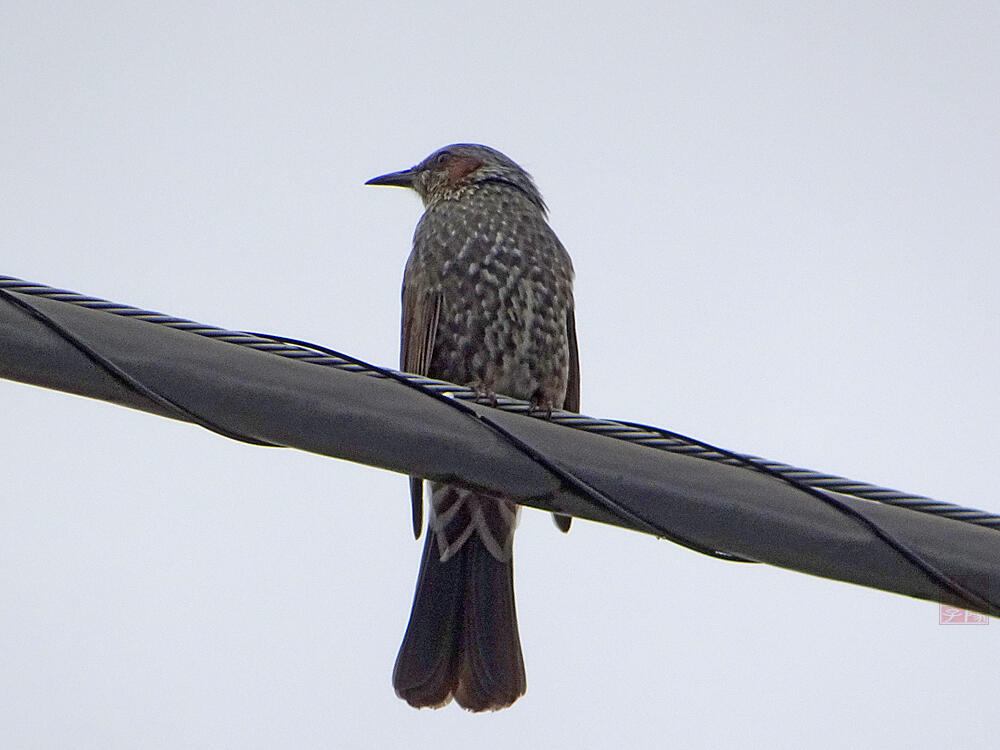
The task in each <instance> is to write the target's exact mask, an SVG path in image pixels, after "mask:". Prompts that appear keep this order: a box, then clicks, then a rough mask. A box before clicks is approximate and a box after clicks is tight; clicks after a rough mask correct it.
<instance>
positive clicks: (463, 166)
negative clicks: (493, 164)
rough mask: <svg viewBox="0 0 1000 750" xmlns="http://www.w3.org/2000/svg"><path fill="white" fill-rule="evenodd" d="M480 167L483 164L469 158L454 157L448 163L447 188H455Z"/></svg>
mask: <svg viewBox="0 0 1000 750" xmlns="http://www.w3.org/2000/svg"><path fill="white" fill-rule="evenodd" d="M481 166H483V163H482V162H481V161H479V159H474V158H473V157H471V156H458V157H455V158H454V159H452V160H451V161H450V162H449V163H448V187H452V188H453V187H456V186H457V185H458V184H459V183H460V182H461V181H462V180H464V179H465V178H466V177H468V176H469V175H470V174H472V173H473V172H475V171H476V170H477V169H479V168H480V167H481Z"/></svg>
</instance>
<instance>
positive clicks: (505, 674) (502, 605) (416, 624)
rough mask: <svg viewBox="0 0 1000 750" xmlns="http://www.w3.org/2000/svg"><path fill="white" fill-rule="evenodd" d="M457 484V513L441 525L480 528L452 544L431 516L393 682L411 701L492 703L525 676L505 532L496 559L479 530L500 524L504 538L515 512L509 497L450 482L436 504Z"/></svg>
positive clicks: (507, 698) (512, 696) (514, 692)
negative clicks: (475, 491) (475, 525)
mask: <svg viewBox="0 0 1000 750" xmlns="http://www.w3.org/2000/svg"><path fill="white" fill-rule="evenodd" d="M439 489H440V490H443V491H442V492H439V491H438V490H439ZM456 491H457V492H459V493H461V494H462V495H464V497H462V498H461V500H460V502H461V505H462V506H463V507H462V509H461V514H460V515H461V516H462V518H458V519H456V518H454V517H453V516H452V519H453V520H452V521H449V522H448V524H447V525H451V524H452V522H453V521H455V522H456V523H455V525H453V526H452V529H453V530H454V529H456V528H457V529H459V530H460V531H461V530H462V529H464V528H468V523H477V521H476V520H475V519H476V518H478V519H479V521H478V523H479V524H480V526H481V527H482V528H481V530H480V532H479V533H472V534H468V535H465V534H462V535H463V536H466V538H465V539H464V541H463V542H462V543H461V544H460V545H458V546H456V545H455V544H454V543H451V544H449V543H448V540H446V539H440V540H439V539H438V538H436V537H437V536H438V535H439V534H442V535H443V534H445V533H447V532H446V525H443V524H434V523H431V524H429V527H428V533H427V539H426V541H425V543H424V553H423V560H422V562H421V565H420V575H419V577H418V579H417V588H416V593H415V595H414V599H413V609H412V611H411V613H410V623H409V625H408V626H407V628H406V635H405V636H404V638H403V645H402V646H401V647H400V650H399V656H398V657H397V658H396V666H395V669H394V671H393V677H392V682H393V687H394V688H395V689H396V694H397V695H399V697H400V698H402V699H404V700H405V701H406V702H407V703H409V704H410V705H411V706H414V707H417V708H424V707H431V708H438V707H440V706H443V705H445V704H447V703H448V702H449V701H450V700H451V699H452V698H454V699H455V700H456V701H457V702H458V704H459V705H460V706H462V707H463V708H466V709H469V710H470V711H489V710H497V709H500V708H505V707H507V706H509V705H510V704H511V703H513V702H514V701H516V700H517V699H518V698H519V697H520V696H522V695H524V691H525V687H526V682H525V676H524V659H523V657H522V655H521V641H520V637H519V636H518V631H517V613H516V609H515V605H514V564H513V559H512V556H511V554H510V544H509V540H508V543H506V544H502V545H501V546H502V548H504V549H505V554H503V556H502V559H498V557H497V556H496V549H497V546H498V545H497V544H496V543H495V541H494V539H493V538H492V537H491V535H488V534H484V533H483V530H484V529H486V528H488V529H489V530H491V531H497V532H499V531H501V529H502V528H503V527H504V525H505V524H506V527H507V533H506V534H500V533H498V534H497V536H498V537H499V538H501V539H502V538H503V537H504V536H509V534H512V533H513V523H514V521H515V520H516V516H515V515H513V513H514V511H513V510H512V508H511V507H508V506H510V505H511V504H510V503H509V502H508V501H505V500H502V499H499V498H491V497H488V496H484V495H478V494H473V493H467V492H466V491H464V490H457V488H455V489H454V490H453V488H452V487H451V486H444V487H441V488H435V493H434V494H435V503H434V505H435V506H438V507H443V506H444V504H443V502H438V501H443V500H448V502H449V507H451V504H453V503H454V502H455V501H456V498H455V497H454V495H455V492H456ZM433 513H434V511H433V509H432V518H433ZM476 514H479V515H478V516H476ZM484 518H485V524H484V523H483V521H484ZM466 519H467V521H468V523H465V522H464V521H465V520H466ZM484 535H485V536H486V537H487V541H488V542H489V544H486V543H484V541H483V537H484ZM443 550H447V552H446V553H443ZM442 557H444V558H445V559H444V561H442V559H441V558H442Z"/></svg>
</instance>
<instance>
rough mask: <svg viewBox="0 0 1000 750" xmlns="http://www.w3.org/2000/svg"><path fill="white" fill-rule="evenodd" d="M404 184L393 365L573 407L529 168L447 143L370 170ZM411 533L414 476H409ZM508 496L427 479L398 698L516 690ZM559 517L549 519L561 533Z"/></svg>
mask: <svg viewBox="0 0 1000 750" xmlns="http://www.w3.org/2000/svg"><path fill="white" fill-rule="evenodd" d="M367 184H369V185H398V186H400V187H408V188H412V189H413V190H415V191H416V192H417V194H418V195H419V196H420V197H421V198H422V199H423V202H424V207H425V209H426V210H425V212H424V215H423V217H421V219H420V222H419V224H417V230H416V233H415V234H414V237H413V252H412V253H411V254H410V258H409V260H408V261H407V263H406V272H405V274H404V277H403V325H402V335H401V341H400V367H401V369H403V370H405V371H406V372H412V373H416V374H419V375H427V376H429V377H432V378H440V379H442V380H449V381H452V382H455V383H459V384H462V385H467V386H469V387H471V388H473V389H475V390H476V391H477V392H479V393H480V394H482V395H483V396H484V397H485V398H487V399H490V398H494V397H495V396H496V394H506V395H509V396H514V397H517V398H522V399H527V400H530V401H531V402H532V404H534V406H535V407H536V408H538V409H541V410H551V409H553V408H560V407H561V408H563V409H568V410H570V411H578V410H579V408H580V365H579V358H578V355H577V346H576V325H575V322H574V317H573V290H572V284H573V265H572V263H571V262H570V259H569V255H568V254H567V253H566V250H565V248H563V246H562V243H560V242H559V239H558V238H557V237H556V235H555V233H554V232H553V231H552V229H551V228H550V227H549V225H548V223H547V222H546V218H545V216H546V208H545V203H544V201H543V200H542V196H541V195H540V194H539V192H538V188H536V187H535V183H534V181H533V180H532V179H531V176H530V175H529V174H528V173H527V172H525V171H524V170H523V169H521V168H520V167H519V166H518V165H517V164H515V163H514V162H513V161H511V160H510V159H509V158H507V157H506V156H504V155H503V154H501V153H500V152H499V151H496V150H494V149H492V148H488V147H486V146H479V145H475V144H466V143H460V144H454V145H452V146H446V147H444V148H442V149H440V150H438V151H436V152H434V153H433V154H431V155H430V156H428V157H427V158H426V159H424V160H423V161H422V162H420V164H418V165H417V166H415V167H412V168H410V169H406V170H403V171H402V172H393V173H391V174H386V175H382V176H381V177H376V178H374V179H372V180H369V181H368V183H367ZM410 491H411V499H412V502H413V521H414V533H415V534H416V535H418V536H419V534H420V527H421V523H422V511H423V480H422V479H420V478H417V477H412V478H411V480H410ZM517 515H518V506H517V505H516V504H515V503H513V502H511V501H510V500H507V499H505V498H503V497H498V496H494V495H488V494H486V493H483V492H478V491H474V490H470V489H466V488H463V487H460V486H458V485H454V484H442V483H438V482H432V483H431V511H430V518H429V521H428V529H427V540H426V543H425V545H424V553H423V560H422V562H421V565H420V575H419V578H418V579H417V589H416V594H415V595H414V600H413V610H412V612H411V613H410V623H409V625H408V626H407V629H406V636H405V637H404V639H403V645H402V646H401V647H400V650H399V656H398V657H397V659H396V667H395V670H394V671H393V676H392V683H393V686H394V687H395V689H396V693H397V695H399V697H401V698H403V699H404V700H406V701H407V702H408V703H409V704H410V705H412V706H415V707H418V708H422V707H435V708H436V707H439V706H443V705H445V704H447V703H448V702H449V701H451V699H452V698H454V699H455V700H456V701H457V702H458V703H459V705H461V706H462V707H464V708H467V709H469V710H471V711H487V710H497V709H501V708H505V707H507V706H509V705H510V704H512V703H513V702H514V701H516V700H517V699H518V698H519V697H520V696H522V695H524V691H525V686H526V684H525V677H524V660H523V658H522V656H521V641H520V637H519V636H518V632H517V614H516V612H515V608H514V564H513V557H512V548H513V539H514V528H515V527H516V525H517ZM569 521H570V519H569V518H568V517H565V516H556V524H557V525H558V526H559V527H560V528H561V529H562V530H564V531H566V530H568V529H569Z"/></svg>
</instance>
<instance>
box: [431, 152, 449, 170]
mask: <svg viewBox="0 0 1000 750" xmlns="http://www.w3.org/2000/svg"><path fill="white" fill-rule="evenodd" d="M450 158H451V154H449V153H448V152H447V151H442V152H441V153H440V154H438V155H437V156H435V157H434V166H435V167H443V166H444V165H445V164H447V163H448V160H449V159H450Z"/></svg>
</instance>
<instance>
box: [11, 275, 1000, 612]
mask: <svg viewBox="0 0 1000 750" xmlns="http://www.w3.org/2000/svg"><path fill="white" fill-rule="evenodd" d="M19 285H20V286H19ZM25 289H30V290H31V291H25ZM10 292H20V293H22V294H36V295H39V296H46V297H49V298H51V299H60V300H62V301H68V302H72V303H74V304H79V305H81V306H83V307H88V308H91V309H101V310H104V311H105V312H112V313H114V314H119V315H125V316H127V317H137V318H140V319H142V320H147V321H149V322H156V323H160V324H162V325H169V326H170V327H176V328H181V329H183V330H188V331H190V332H193V333H199V334H201V335H207V336H209V337H212V338H221V339H223V340H226V341H230V342H231V343H243V340H244V339H246V340H248V341H249V340H252V341H254V343H253V344H250V343H246V344H245V345H250V346H252V347H253V348H255V349H263V350H265V351H271V352H273V353H282V352H283V351H285V348H286V347H290V348H292V349H293V350H294V351H297V352H299V353H305V354H308V353H310V352H313V353H318V354H319V355H321V356H323V357H329V358H331V359H333V360H337V361H338V362H342V363H344V364H346V365H349V366H351V367H352V368H358V369H357V370H356V371H359V372H367V373H369V374H372V375H376V376H379V377H387V378H390V379H393V380H397V381H399V382H402V383H404V384H406V385H407V386H410V387H413V388H416V389H418V390H420V391H421V392H423V393H426V394H428V395H430V396H433V397H434V398H435V399H438V400H441V401H443V402H445V403H448V404H449V405H451V406H452V407H453V408H457V409H459V410H460V411H462V412H463V413H465V414H467V415H469V416H470V417H471V418H474V419H476V420H477V421H480V422H482V423H484V424H486V425H487V426H489V427H490V428H491V429H493V430H495V431H496V432H498V433H499V434H501V435H502V436H504V437H505V438H506V439H507V440H508V441H510V442H511V444H512V445H514V446H515V447H517V448H518V449H519V450H521V451H523V452H524V453H526V454H527V455H529V456H530V457H531V458H532V459H534V460H536V461H538V462H539V463H541V464H542V465H544V466H545V467H546V468H547V469H548V470H550V471H552V472H553V473H554V474H555V475H556V476H558V477H559V478H560V479H561V480H562V481H564V482H566V483H567V484H569V485H570V486H572V487H574V488H575V489H576V490H577V491H578V492H581V493H583V494H585V495H587V496H589V497H591V498H592V499H593V500H595V501H597V502H598V503H599V504H600V505H602V506H604V507H605V508H607V509H608V510H610V511H611V512H612V513H613V514H615V515H617V516H618V517H619V518H624V519H627V520H628V521H629V522H630V523H632V524H637V525H638V526H639V527H640V528H644V529H646V530H648V531H650V532H651V533H654V534H657V535H661V536H664V537H665V538H668V539H671V540H672V541H675V542H676V543H678V544H681V545H682V546H684V547H687V548H689V549H692V550H694V551H697V552H701V553H703V554H707V555H711V556H714V557H721V558H724V559H727V560H731V561H734V562H751V561H749V560H745V559H743V558H739V557H736V556H733V555H729V554H727V553H725V552H720V551H716V550H712V549H708V548H705V547H703V546H702V545H699V544H697V543H694V542H692V541H691V540H688V539H684V538H680V537H677V536H676V535H673V534H671V533H670V532H668V531H667V530H664V529H661V528H660V527H658V526H657V525H656V524H653V523H651V522H650V521H648V520H647V519H644V518H642V517H640V516H638V515H637V514H635V513H634V512H632V511H630V510H628V509H626V508H623V507H621V506H620V505H619V504H618V503H616V502H615V501H614V500H613V499H612V498H610V497H608V496H607V495H606V494H605V493H603V492H601V491H600V490H598V489H596V488H595V487H593V486H591V485H589V484H588V483H586V482H585V481H583V480H582V479H580V478H579V477H577V476H575V475H574V474H572V473H571V472H569V471H566V470H565V469H563V468H562V467H559V466H557V465H556V464H555V463H554V462H552V461H551V460H550V459H549V458H548V457H546V456H545V455H544V454H542V453H540V452H539V451H537V450H536V449H535V448H533V447H532V446H530V445H529V444H527V443H525V442H524V441H522V440H520V438H518V437H517V436H515V435H513V434H511V433H510V432H509V431H507V430H506V429H504V428H503V427H501V426H500V425H498V424H497V423H496V422H494V421H493V420H491V419H489V418H488V417H485V416H483V415H480V414H479V413H478V412H476V411H475V410H473V409H471V408H469V407H468V406H467V405H466V404H460V403H458V402H456V401H455V400H454V397H456V396H458V392H459V391H465V392H467V393H468V394H470V395H471V396H472V398H473V399H475V398H478V394H475V393H474V392H473V391H471V390H470V389H467V388H458V387H454V386H453V385H452V384H447V383H445V384H444V385H445V386H452V387H451V389H450V390H449V391H447V392H442V393H439V392H437V391H435V390H434V388H432V387H428V386H427V385H426V384H424V383H421V382H417V381H414V380H412V379H411V376H408V375H407V374H406V373H399V372H396V371H394V370H388V369H385V368H381V367H377V366H375V365H371V364H369V363H367V362H364V361H362V360H359V359H356V358H354V357H350V356H349V355H344V354H342V353H340V352H335V351H334V350H332V349H326V348H325V347H320V346H318V345H315V344H311V343H308V342H303V341H297V340H294V339H285V338H282V337H276V336H270V335H261V334H255V333H244V332H232V331H225V330H223V329H219V328H214V327H211V326H203V325H201V324H198V323H194V322H192V321H187V320H184V319H182V318H174V317H172V316H165V315H162V314H159V313H152V312H149V311H144V310H137V309H135V308H130V307H127V306H123V305H116V304H115V303H111V302H107V301H106V300H100V299H97V298H93V297H84V296H83V295H77V294H75V293H73V292H66V291H64V290H55V289H50V288H48V287H44V286H42V285H38V284H26V282H22V281H20V280H19V279H13V278H11V277H5V276H0V297H2V298H4V299H7V300H9V301H11V302H12V303H13V304H15V305H17V306H18V307H19V308H20V309H22V310H24V311H26V312H27V313H28V314H31V315H33V316H34V317H35V318H36V319H38V320H40V321H42V322H43V323H44V324H45V325H46V326H47V327H49V328H50V329H51V330H53V331H55V332H56V333H57V334H58V335H60V336H61V337H62V338H63V339H64V340H66V341H67V342H68V343H70V344H71V345H73V346H74V347H76V348H77V349H79V350H80V351H82V352H83V353H84V354H85V355H86V356H87V357H88V358H89V359H90V360H91V361H92V362H94V363H95V364H96V365H98V366H100V367H101V368H102V369H104V370H105V371H106V372H108V373H109V374H110V375H111V376H112V377H114V378H115V379H116V380H117V381H118V382H120V383H122V384H123V385H125V386H126V387H131V388H134V389H135V390H136V391H137V392H139V393H141V394H142V395H144V396H146V397H147V398H150V399H151V400H153V401H154V402H155V403H157V404H159V405H160V406H161V407H163V408H167V409H174V410H176V411H178V412H179V413H181V414H182V415H183V416H185V417H186V418H188V419H190V420H191V421H193V422H195V423H197V424H199V425H201V426H203V427H206V428H207V429H210V430H212V431H213V432H217V433H219V434H221V435H224V436H226V437H230V438H233V439H236V440H241V441H243V442H248V443H253V444H256V445H269V444H268V443H264V442H261V441H259V440H256V439H254V438H247V437H245V436H242V435H238V434H235V433H232V432H230V431H229V430H226V429H225V428H222V427H220V426H218V425H215V424H214V423H212V422H210V421H209V420H206V419H204V418H202V417H200V415H198V414H196V413H194V412H192V411H191V410H189V409H187V408H186V407H184V406H183V405H182V404H179V403H177V402H175V401H173V400H172V399H170V398H169V397H167V396H166V395H164V394H161V393H159V392H157V391H155V390H153V389H151V388H149V387H148V386H146V385H144V384H142V383H141V382H139V381H138V380H136V379H135V378H133V377H132V376H130V375H128V373H125V372H124V371H123V370H121V368H119V367H118V366H117V365H115V364H114V363H113V362H110V361H109V360H107V359H106V358H104V357H103V356H101V355H100V354H99V353H97V352H95V351H94V350H93V349H91V348H90V347H89V346H87V345H86V344H85V343H84V342H82V341H80V340H79V339H78V338H77V337H75V336H74V335H73V334H72V333H70V332H69V331H66V330H65V329H64V328H63V327H62V326H60V325H59V324H58V323H57V322H56V321H54V320H52V319H51V318H50V317H49V316H47V315H45V314H44V313H43V312H41V311H40V310H38V309H37V308H35V307H33V306H32V305H29V304H27V303H26V302H24V301H23V300H19V299H17V298H16V297H14V296H12V295H11V294H10ZM234 337H235V338H236V339H240V341H236V340H233V338H234ZM259 342H270V343H271V344H272V345H273V346H276V347H279V348H278V349H274V348H271V347H268V346H264V347H261V346H260V344H259ZM295 358H297V359H308V358H307V357H295ZM310 361H311V360H310ZM317 364H328V365H329V364H331V363H329V362H324V361H321V362H317ZM336 366H338V367H341V368H342V369H348V368H347V367H342V366H341V365H340V364H337V365H336ZM437 382H439V383H440V382H441V381H437ZM449 396H451V398H449ZM505 400H507V401H512V400H509V399H505ZM520 403H521V404H523V405H524V407H526V408H525V409H522V408H515V409H509V410H511V411H526V412H527V413H528V414H533V413H535V410H533V409H532V407H531V405H530V404H527V403H526V402H520ZM498 406H499V403H498ZM554 421H555V420H554ZM571 421H572V420H571ZM616 424H618V425H620V426H622V427H625V428H631V429H632V430H637V431H639V432H642V433H644V436H645V437H646V438H648V437H649V436H652V437H653V439H655V440H665V441H668V442H671V441H673V442H676V443H678V444H683V445H687V446H690V447H697V448H698V449H700V451H701V452H704V453H705V454H711V455H715V456H719V457H720V458H719V459H716V460H723V461H726V462H727V463H728V462H735V463H736V464H737V465H743V466H745V467H747V468H751V469H754V470H756V471H761V472H763V473H765V474H769V475H771V476H773V477H775V478H777V479H779V480H780V481H783V482H786V483H787V484H789V485H791V486H792V487H795V488H796V489H798V490H800V491H802V492H804V493H805V494H808V495H810V496H812V497H814V498H816V499H818V500H820V501H821V502H823V503H824V504H826V505H829V506H831V507H833V508H834V509H836V510H838V511H839V512H841V513H843V514H844V515H846V516H848V517H850V518H853V519H855V520H856V521H857V522H858V523H861V524H862V525H864V526H865V527H866V528H868V529H869V530H870V531H871V532H872V533H873V534H874V535H875V536H876V537H877V538H878V539H880V540H881V541H883V542H885V543H886V544H887V545H889V546H890V547H891V548H892V549H894V550H895V551H896V552H898V553H899V554H900V555H902V556H903V557H904V558H905V559H906V560H908V561H909V562H910V563H911V564H912V565H914V566H915V567H916V568H917V569H918V570H920V571H921V572H923V573H924V575H926V576H927V577H928V578H929V579H930V580H931V581H932V582H933V583H935V584H937V585H939V586H941V587H942V588H945V589H947V590H949V591H951V592H952V593H953V594H956V595H957V596H959V597H960V598H962V599H964V600H965V601H967V602H970V603H972V604H974V605H975V606H976V607H977V608H979V609H981V610H983V611H986V612H989V613H990V614H993V615H994V616H996V615H998V614H1000V605H998V604H997V603H994V602H992V601H990V600H989V599H988V598H986V597H984V596H981V595H980V594H978V593H977V592H974V591H972V590H970V589H969V588H967V587H966V586H964V585H962V584H961V583H959V582H958V581H956V580H954V579H953V578H951V577H950V576H949V575H947V574H946V573H945V572H944V571H941V570H939V569H938V568H937V567H936V566H934V565H933V564H932V563H930V562H929V561H927V560H925V559H924V558H923V557H921V555H920V554H919V553H918V552H916V551H915V550H913V549H911V548H910V547H909V546H908V545H906V544H905V543H903V542H902V541H900V540H898V539H896V538H895V537H894V536H893V535H892V534H890V533H889V532H887V531H886V530H884V529H882V528H881V527H880V526H879V525H878V524H877V523H875V522H874V521H872V520H871V519H869V518H868V517H867V516H865V515H864V514H862V513H861V512H860V511H858V510H856V509H855V508H853V507H851V506H850V505H848V504H847V503H845V502H843V501H842V500H839V499H838V498H836V497H834V496H832V495H830V494H828V492H824V491H822V490H821V489H819V488H816V487H811V486H809V485H808V484H806V483H805V482H804V481H803V480H802V479H801V478H796V477H794V476H790V475H789V474H788V473H785V472H783V471H781V470H780V468H772V466H771V464H772V463H773V462H767V461H764V460H762V459H756V458H755V457H752V456H743V455H740V454H736V453H733V452H732V451H728V450H726V449H723V448H719V447H717V446H714V445H710V444H708V443H704V442H702V441H699V440H695V439H693V438H690V437H687V436H685V435H680V434H678V433H674V432H670V431H667V430H662V429H659V428H656V427H651V426H649V425H643V424H637V423H628V422H620V423H616ZM636 442H639V441H636ZM780 466H783V465H779V467H780ZM874 489H876V490H880V489H882V488H874Z"/></svg>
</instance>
